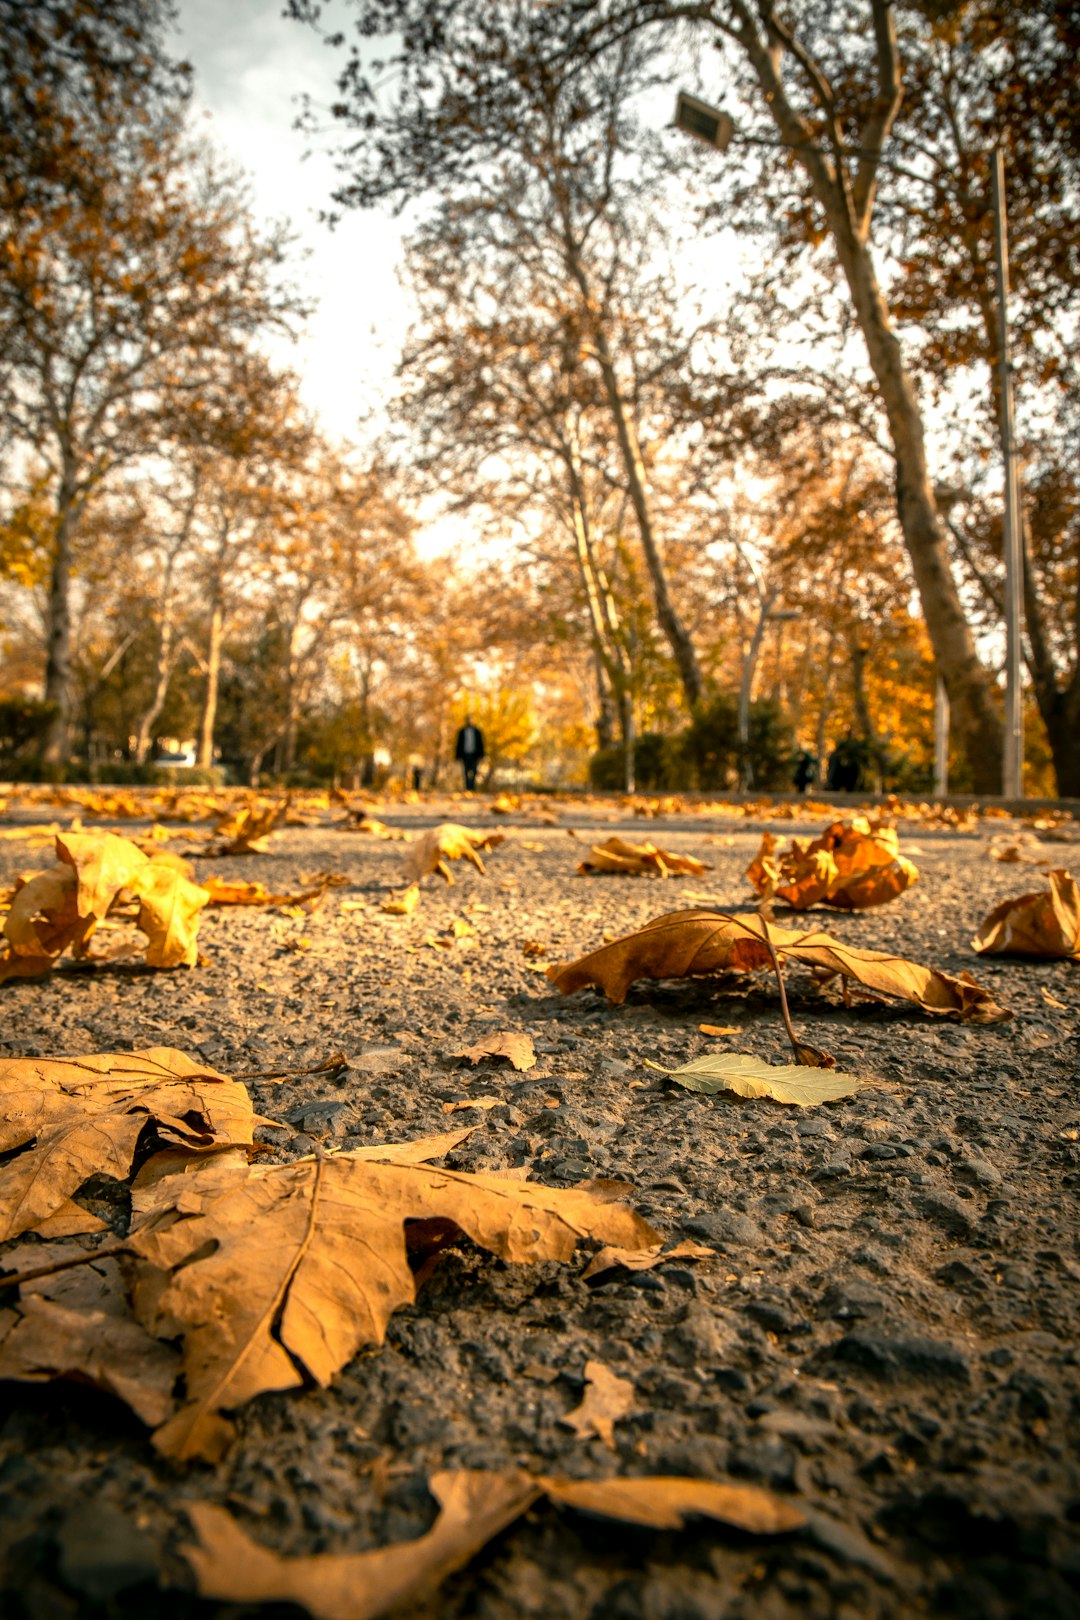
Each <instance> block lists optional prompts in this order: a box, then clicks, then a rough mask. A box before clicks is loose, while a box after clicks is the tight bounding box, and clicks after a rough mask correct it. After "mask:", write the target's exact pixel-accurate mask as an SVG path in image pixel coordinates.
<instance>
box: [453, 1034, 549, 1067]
mask: <svg viewBox="0 0 1080 1620" xmlns="http://www.w3.org/2000/svg"><path fill="white" fill-rule="evenodd" d="M454 1057H455V1058H457V1059H458V1060H459V1061H464V1060H466V1059H467V1060H468V1061H469V1062H470V1063H482V1062H484V1060H485V1059H487V1058H506V1060H507V1062H508V1063H510V1064H511V1066H512V1067H513V1068H515V1069H517V1070H518V1072H519V1073H521V1074H524V1073H525V1071H526V1070H527V1069H533V1068H535V1067H536V1048H535V1046H534V1045H533V1038H532V1036H531V1035H521V1034H518V1033H517V1032H516V1031H514V1030H504V1031H503V1032H502V1033H501V1034H499V1035H485V1036H484V1037H483V1038H482V1039H481V1040H479V1041H476V1042H475V1044H474V1045H472V1046H468V1047H466V1048H465V1050H464V1051H463V1052H455V1053H454Z"/></svg>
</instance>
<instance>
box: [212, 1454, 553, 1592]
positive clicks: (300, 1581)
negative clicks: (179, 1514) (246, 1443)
mask: <svg viewBox="0 0 1080 1620" xmlns="http://www.w3.org/2000/svg"><path fill="white" fill-rule="evenodd" d="M430 1489H431V1492H432V1495H433V1496H434V1497H435V1499H436V1501H437V1502H438V1504H439V1509H440V1511H439V1516H438V1518H437V1519H436V1521H435V1523H434V1525H433V1526H432V1528H431V1529H430V1530H429V1531H428V1532H427V1534H426V1535H423V1536H419V1537H417V1538H416V1539H415V1540H413V1541H400V1542H395V1543H392V1544H391V1545H390V1546H388V1547H376V1548H373V1549H372V1550H371V1551H370V1552H361V1553H317V1554H315V1555H313V1556H308V1557H306V1558H282V1557H281V1556H280V1554H278V1553H275V1552H272V1551H271V1550H270V1549H269V1548H267V1547H261V1546H259V1544H258V1542H255V1541H252V1540H251V1538H250V1537H249V1536H247V1535H245V1534H244V1532H243V1531H242V1530H241V1529H240V1527H239V1525H238V1524H237V1523H236V1521H235V1520H234V1519H233V1517H232V1515H231V1514H230V1513H229V1512H228V1511H227V1510H226V1509H225V1508H222V1507H218V1506H217V1505H216V1504H213V1503H210V1502H189V1503H188V1504H186V1508H185V1511H186V1513H187V1516H188V1518H189V1519H190V1520H191V1523H192V1525H193V1526H194V1529H195V1533H196V1535H197V1536H198V1545H196V1546H189V1547H184V1548H183V1549H182V1551H183V1553H184V1556H185V1558H186V1559H187V1561H188V1563H189V1564H190V1565H191V1567H192V1569H193V1570H194V1572H195V1580H196V1584H197V1586H198V1589H199V1591H200V1593H201V1594H202V1595H203V1596H204V1597H214V1598H221V1599H225V1600H226V1601H229V1602H234V1603H244V1604H250V1603H282V1602H291V1603H296V1604H298V1605H299V1606H300V1608H302V1609H306V1610H307V1611H308V1613H309V1614H311V1615H314V1616H315V1617H316V1620H376V1617H377V1616H378V1615H383V1614H386V1613H388V1611H390V1610H391V1609H400V1608H401V1607H402V1606H403V1605H405V1604H406V1603H408V1604H409V1605H410V1607H411V1606H412V1604H413V1603H414V1602H415V1601H416V1600H417V1599H419V1598H420V1597H422V1596H423V1595H425V1594H426V1593H428V1592H430V1591H431V1590H432V1589H433V1588H434V1587H437V1586H439V1585H440V1584H441V1583H442V1582H443V1581H444V1580H446V1578H447V1576H448V1575H452V1574H453V1573H454V1571H455V1570H458V1569H461V1568H462V1566H463V1565H464V1564H467V1563H468V1562H469V1560H470V1559H471V1558H473V1557H474V1556H475V1554H476V1553H478V1552H479V1551H480V1550H481V1548H483V1547H485V1546H486V1545H487V1543H488V1542H489V1541H491V1540H492V1538H493V1537H495V1536H497V1535H498V1534H499V1532H500V1531H501V1530H505V1529H506V1527H507V1525H509V1524H512V1523H513V1522H514V1520H515V1519H517V1518H520V1516H521V1514H523V1513H524V1512H525V1511H526V1510H527V1509H528V1508H530V1507H531V1506H532V1504H533V1503H534V1502H535V1501H536V1500H537V1499H538V1497H539V1496H540V1495H541V1494H542V1493H541V1487H540V1486H539V1484H538V1483H537V1481H536V1480H534V1479H533V1478H532V1477H531V1476H530V1475H528V1474H522V1473H519V1472H518V1471H517V1470H516V1469H508V1470H506V1471H505V1472H504V1473H482V1472H480V1471H471V1470H470V1471H465V1470H462V1471H460V1472H457V1473H450V1472H446V1473H439V1474H433V1475H432V1477H431V1481H430Z"/></svg>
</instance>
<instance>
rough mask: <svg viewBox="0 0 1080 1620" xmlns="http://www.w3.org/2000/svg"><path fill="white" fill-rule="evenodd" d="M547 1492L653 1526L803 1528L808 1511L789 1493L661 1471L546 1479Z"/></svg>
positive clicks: (582, 1507) (585, 1508) (583, 1508)
mask: <svg viewBox="0 0 1080 1620" xmlns="http://www.w3.org/2000/svg"><path fill="white" fill-rule="evenodd" d="M544 1491H545V1494H546V1495H547V1496H548V1497H549V1498H550V1500H551V1501H553V1502H557V1503H559V1504H560V1506H563V1507H571V1508H576V1509H577V1510H578V1512H580V1513H595V1514H599V1515H600V1517H602V1518H605V1519H619V1520H621V1521H622V1522H623V1523H624V1524H640V1525H645V1526H646V1527H647V1528H648V1529H650V1530H681V1529H682V1528H683V1525H684V1524H685V1523H686V1520H687V1519H688V1518H690V1517H693V1516H699V1517H701V1518H706V1519H716V1520H718V1521H719V1523H721V1524H730V1525H734V1526H735V1527H736V1529H739V1530H746V1531H748V1532H749V1533H750V1534H751V1535H759V1536H776V1535H782V1534H783V1533H784V1532H785V1531H789V1530H800V1529H802V1527H803V1525H805V1523H806V1514H805V1513H804V1512H803V1511H802V1509H801V1508H800V1507H799V1506H798V1505H797V1504H796V1503H795V1502H792V1501H790V1500H789V1499H788V1498H786V1497H783V1496H778V1495H777V1494H776V1493H775V1492H774V1491H766V1490H762V1489H761V1488H760V1487H759V1486H756V1485H728V1484H725V1483H723V1482H722V1481H720V1480H711V1479H680V1478H678V1477H677V1476H671V1475H668V1476H664V1475H659V1476H655V1477H653V1478H649V1477H645V1478H642V1479H545V1480H544Z"/></svg>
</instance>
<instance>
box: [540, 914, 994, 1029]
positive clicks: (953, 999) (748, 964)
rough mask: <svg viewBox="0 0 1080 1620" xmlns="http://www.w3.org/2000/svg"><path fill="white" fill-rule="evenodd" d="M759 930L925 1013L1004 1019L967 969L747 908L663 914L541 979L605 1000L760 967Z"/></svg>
mask: <svg viewBox="0 0 1080 1620" xmlns="http://www.w3.org/2000/svg"><path fill="white" fill-rule="evenodd" d="M766 931H767V937H768V939H769V940H771V942H772V945H773V948H774V949H775V951H776V953H777V955H778V956H779V958H780V959H781V961H792V962H801V963H803V964H804V965H805V966H806V967H811V968H816V969H819V970H821V971H822V972H823V973H824V974H826V975H830V976H836V975H840V976H841V977H843V978H845V979H854V980H856V981H857V982H858V983H859V984H862V985H865V986H867V988H869V989H871V990H876V991H878V992H880V994H882V995H885V996H896V997H899V998H900V999H901V1000H904V1001H913V1002H914V1003H915V1004H916V1005H917V1006H919V1007H922V1008H923V1010H924V1011H926V1012H931V1013H952V1014H955V1015H956V1016H957V1017H959V1018H961V1019H963V1020H965V1021H969V1022H972V1023H979V1024H988V1023H997V1022H999V1021H1000V1020H1001V1019H1004V1018H1009V1017H1011V1014H1010V1013H1009V1012H1007V1011H1006V1010H1005V1009H1004V1008H1002V1007H999V1006H998V1004H997V1003H996V1002H995V1001H994V999H993V997H992V995H991V994H990V992H989V991H988V990H984V989H983V988H982V986H981V985H979V984H976V983H975V981H974V979H972V978H971V977H970V976H969V975H967V974H961V975H959V976H954V975H953V974H951V973H942V972H940V971H938V969H936V968H926V967H922V966H920V965H919V963H917V962H908V961H905V959H904V958H903V957H901V956H894V955H891V954H890V953H888V952H886V951H866V950H859V949H857V948H856V947H855V946H852V945H846V944H844V943H843V942H842V941H841V940H838V939H834V938H832V936H831V935H829V934H825V933H821V932H819V931H816V930H813V931H809V932H806V933H800V932H798V931H796V930H793V929H788V928H780V927H778V926H777V925H776V924H775V923H767V922H766V921H765V919H764V918H763V917H761V916H759V915H757V914H756V913H752V912H751V913H748V914H746V915H738V914H732V913H730V912H722V911H673V912H668V913H667V914H666V915H665V916H663V917H657V918H656V920H655V921H654V922H651V923H649V924H648V925H647V926H646V927H645V928H640V929H638V930H637V931H636V932H635V933H633V934H626V935H624V936H623V937H622V938H621V939H615V940H612V941H611V943H610V944H606V945H602V946H601V947H600V949H599V950H596V951H592V952H590V953H589V955H587V956H582V957H579V958H578V959H577V960H576V961H573V962H558V963H555V964H553V965H552V966H551V967H550V968H548V970H547V977H548V978H549V979H550V980H551V982H552V983H553V984H554V985H555V987H556V989H557V990H560V991H561V992H562V993H563V994H564V995H570V994H571V993H572V992H573V991H575V990H580V989H583V988H584V986H586V985H589V984H596V985H599V986H600V988H601V989H602V990H603V991H604V993H605V995H606V996H607V998H608V1000H609V1001H614V1002H621V1001H624V1000H625V999H626V992H627V991H628V990H629V988H630V986H631V985H632V984H633V983H634V981H635V980H636V979H685V978H691V977H695V976H699V975H705V974H718V973H731V972H736V973H753V972H756V971H757V970H758V969H760V968H766V967H768V966H770V957H769V952H768V948H767V946H766V944H765V938H766Z"/></svg>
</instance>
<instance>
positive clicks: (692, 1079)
mask: <svg viewBox="0 0 1080 1620" xmlns="http://www.w3.org/2000/svg"><path fill="white" fill-rule="evenodd" d="M650 1067H651V1068H654V1069H659V1068H660V1065H659V1064H658V1063H653V1064H650ZM661 1072H662V1073H663V1074H666V1075H667V1076H668V1078H669V1079H671V1080H674V1081H676V1082H677V1084H679V1085H680V1086H685V1088H686V1090H687V1091H700V1092H704V1094H705V1095H706V1096H707V1097H715V1096H716V1095H717V1093H718V1092H721V1091H733V1092H734V1093H735V1095H736V1096H737V1097H771V1098H772V1100H773V1102H779V1103H794V1104H795V1105H796V1106H797V1107H799V1108H814V1107H816V1106H817V1104H818V1103H823V1102H835V1101H836V1100H837V1098H839V1097H853V1096H854V1095H855V1093H856V1091H858V1089H859V1082H858V1081H857V1080H856V1079H854V1078H853V1077H852V1076H851V1075H850V1074H836V1073H835V1072H833V1071H831V1070H829V1069H826V1068H818V1067H805V1066H803V1065H801V1064H795V1063H781V1064H768V1063H765V1062H764V1061H763V1060H762V1059H761V1058H756V1057H752V1056H751V1055H750V1053H748V1052H717V1053H708V1054H706V1056H704V1057H698V1058H694V1059H693V1060H692V1061H691V1062H690V1063H683V1064H682V1065H680V1067H679V1068H677V1069H663V1070H662V1071H661Z"/></svg>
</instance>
